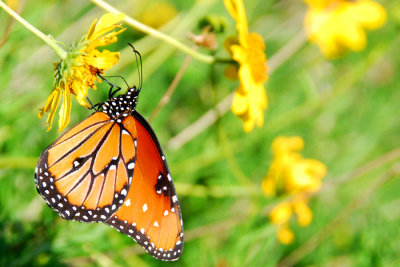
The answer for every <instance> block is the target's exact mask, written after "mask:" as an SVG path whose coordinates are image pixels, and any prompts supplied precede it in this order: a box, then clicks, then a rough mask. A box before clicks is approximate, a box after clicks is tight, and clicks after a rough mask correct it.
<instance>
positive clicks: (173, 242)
mask: <svg viewBox="0 0 400 267" xmlns="http://www.w3.org/2000/svg"><path fill="white" fill-rule="evenodd" d="M132 116H134V118H135V123H136V130H137V158H136V163H135V170H134V173H133V180H132V184H131V187H130V189H129V191H128V195H127V197H126V199H125V202H124V204H123V205H122V206H121V207H120V208H119V209H118V210H117V211H116V212H115V213H114V214H113V216H112V217H111V218H110V219H108V220H107V221H106V222H105V223H106V224H109V225H110V226H112V227H113V228H115V229H116V230H118V231H119V232H121V233H123V234H126V235H128V236H130V237H132V238H133V239H134V240H135V241H136V242H137V243H138V244H139V245H141V246H142V247H143V248H144V249H145V250H146V251H147V252H148V253H149V254H150V255H152V256H153V257H154V258H156V259H159V260H163V261H174V260H177V259H178V258H179V257H180V256H181V254H182V251H183V245H184V236H183V224H182V215H181V209H180V205H179V202H178V198H177V196H176V192H175V187H174V184H173V181H172V177H171V175H170V172H169V169H168V165H167V162H166V160H165V156H164V154H163V152H162V149H161V146H160V144H159V141H158V140H157V137H156V135H155V134H154V131H153V130H152V129H151V127H150V125H149V124H148V123H147V122H146V120H145V119H144V118H143V117H142V116H141V115H140V114H139V113H137V112H136V111H133V112H132Z"/></svg>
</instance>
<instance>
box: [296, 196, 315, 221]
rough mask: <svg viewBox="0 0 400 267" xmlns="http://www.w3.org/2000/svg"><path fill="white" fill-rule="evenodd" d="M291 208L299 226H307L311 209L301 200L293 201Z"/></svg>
mask: <svg viewBox="0 0 400 267" xmlns="http://www.w3.org/2000/svg"><path fill="white" fill-rule="evenodd" d="M293 210H294V212H295V213H296V215H297V220H298V223H299V225H300V226H303V227H304V226H307V225H309V224H310V223H311V221H312V211H311V209H310V208H309V207H308V206H307V204H306V202H305V201H303V200H299V201H294V202H293Z"/></svg>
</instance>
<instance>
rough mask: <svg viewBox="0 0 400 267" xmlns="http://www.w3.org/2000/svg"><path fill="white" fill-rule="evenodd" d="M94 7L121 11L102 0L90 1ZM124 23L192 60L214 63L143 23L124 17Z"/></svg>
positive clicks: (211, 57)
mask: <svg viewBox="0 0 400 267" xmlns="http://www.w3.org/2000/svg"><path fill="white" fill-rule="evenodd" d="M91 1H92V2H93V3H94V4H95V5H97V6H99V7H101V8H103V9H104V10H106V11H108V12H112V13H121V11H119V10H118V9H116V8H115V7H113V6H111V5H110V4H108V3H106V2H104V1H103V0H91ZM124 21H125V22H126V23H127V24H129V25H130V26H132V27H133V28H135V29H138V30H140V31H142V32H144V33H146V34H148V35H151V36H153V37H155V38H158V39H160V40H163V41H165V42H167V43H168V44H170V45H172V46H175V47H176V48H178V49H179V50H181V51H183V52H185V53H186V54H188V55H190V56H192V57H193V58H195V59H197V60H199V61H202V62H205V63H208V64H211V63H214V61H215V58H214V57H213V56H209V55H205V54H202V53H199V52H197V51H196V50H194V49H192V48H190V47H189V46H187V45H185V44H183V43H181V42H179V41H178V40H177V39H175V38H173V37H171V36H169V35H167V34H165V33H162V32H160V31H157V30H156V29H153V28H151V27H149V26H147V25H145V24H143V23H140V22H139V21H137V20H134V19H133V18H131V17H129V16H126V17H125V19H124Z"/></svg>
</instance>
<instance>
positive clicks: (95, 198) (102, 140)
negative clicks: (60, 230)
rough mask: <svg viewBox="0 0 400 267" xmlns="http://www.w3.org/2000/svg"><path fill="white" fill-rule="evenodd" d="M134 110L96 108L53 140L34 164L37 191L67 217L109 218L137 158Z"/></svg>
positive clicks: (126, 187)
mask: <svg viewBox="0 0 400 267" xmlns="http://www.w3.org/2000/svg"><path fill="white" fill-rule="evenodd" d="M135 125H136V124H135V120H134V119H133V118H132V116H128V117H126V118H124V120H123V121H122V123H116V122H114V121H113V120H111V119H110V117H109V116H108V115H107V114H105V113H103V112H95V113H93V114H92V115H91V116H89V117H88V118H86V119H85V120H84V121H82V122H81V123H79V124H77V125H76V126H74V127H73V128H72V129H70V130H69V131H67V132H66V133H65V134H64V135H62V136H61V137H60V138H58V139H57V140H56V141H55V142H54V143H53V144H51V145H50V146H49V147H48V148H46V150H45V151H44V152H43V153H42V155H41V156H40V159H39V162H38V164H37V167H36V170H35V182H36V188H37V190H38V192H39V193H40V194H41V195H42V197H43V198H44V199H45V200H46V202H47V204H48V205H49V206H50V207H51V208H53V209H54V210H56V211H57V212H58V213H59V214H60V215H61V216H62V217H63V218H65V219H67V220H78V221H83V222H98V221H105V220H106V219H108V218H109V217H110V216H111V215H112V214H113V213H114V212H115V211H116V210H117V209H118V208H119V207H120V206H121V205H122V203H123V202H124V200H125V197H126V195H127V193H128V190H129V186H130V184H131V180H132V176H133V169H134V166H135V160H136V129H135Z"/></svg>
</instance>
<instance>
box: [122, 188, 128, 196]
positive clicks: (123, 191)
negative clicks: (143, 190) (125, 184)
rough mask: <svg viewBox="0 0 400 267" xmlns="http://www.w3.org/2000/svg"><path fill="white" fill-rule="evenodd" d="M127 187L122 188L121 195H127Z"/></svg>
mask: <svg viewBox="0 0 400 267" xmlns="http://www.w3.org/2000/svg"><path fill="white" fill-rule="evenodd" d="M126 193H127V192H126V189H125V188H124V189H122V191H121V195H124V196H126Z"/></svg>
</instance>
